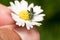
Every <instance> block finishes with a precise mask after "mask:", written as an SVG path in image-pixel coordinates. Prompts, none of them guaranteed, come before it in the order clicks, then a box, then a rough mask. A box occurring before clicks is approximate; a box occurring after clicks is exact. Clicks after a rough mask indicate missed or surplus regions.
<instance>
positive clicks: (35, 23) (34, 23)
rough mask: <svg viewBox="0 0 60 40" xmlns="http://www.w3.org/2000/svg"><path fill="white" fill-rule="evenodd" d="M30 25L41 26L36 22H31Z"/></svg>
mask: <svg viewBox="0 0 60 40" xmlns="http://www.w3.org/2000/svg"><path fill="white" fill-rule="evenodd" d="M32 25H37V26H40V25H42V24H41V23H37V22H32Z"/></svg>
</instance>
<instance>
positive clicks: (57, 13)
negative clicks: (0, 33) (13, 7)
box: [0, 0, 60, 40]
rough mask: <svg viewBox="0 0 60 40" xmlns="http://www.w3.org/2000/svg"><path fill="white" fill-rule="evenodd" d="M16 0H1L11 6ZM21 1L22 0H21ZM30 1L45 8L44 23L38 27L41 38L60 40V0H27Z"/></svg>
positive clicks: (0, 0) (42, 39)
mask: <svg viewBox="0 0 60 40" xmlns="http://www.w3.org/2000/svg"><path fill="white" fill-rule="evenodd" d="M10 1H13V2H14V0H0V3H1V4H4V5H6V6H9V5H10V4H9V2H10ZM19 1H21V0H19ZM27 1H28V2H29V4H30V3H34V4H35V5H39V6H41V7H42V9H43V10H44V12H43V13H44V14H46V16H45V17H44V19H45V20H44V21H43V22H42V24H43V25H41V26H40V27H37V29H38V30H39V32H40V36H41V40H60V0H27Z"/></svg>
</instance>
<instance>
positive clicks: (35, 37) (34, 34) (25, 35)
mask: <svg viewBox="0 0 60 40" xmlns="http://www.w3.org/2000/svg"><path fill="white" fill-rule="evenodd" d="M15 31H16V32H17V33H18V34H19V35H20V37H21V39H22V40H40V33H39V32H38V31H37V30H36V29H35V28H32V29H31V30H27V29H26V28H25V27H24V28H23V27H18V28H16V30H15Z"/></svg>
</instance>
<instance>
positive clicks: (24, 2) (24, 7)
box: [20, 0, 28, 10]
mask: <svg viewBox="0 0 60 40" xmlns="http://www.w3.org/2000/svg"><path fill="white" fill-rule="evenodd" d="M20 7H21V10H27V7H28V3H27V2H26V1H25V0H22V1H21V2H20Z"/></svg>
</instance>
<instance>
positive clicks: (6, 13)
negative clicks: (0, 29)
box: [0, 4, 14, 26]
mask: <svg viewBox="0 0 60 40" xmlns="http://www.w3.org/2000/svg"><path fill="white" fill-rule="evenodd" d="M8 24H14V21H13V19H12V17H11V11H10V10H9V9H8V8H7V7H6V6H4V5H2V4H0V26H2V25H8Z"/></svg>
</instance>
